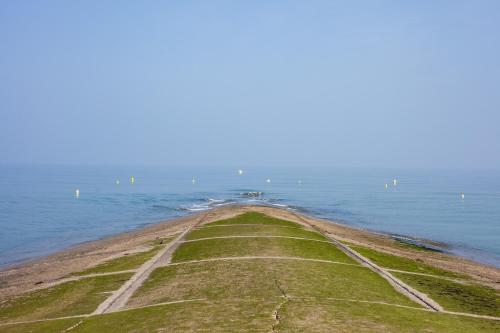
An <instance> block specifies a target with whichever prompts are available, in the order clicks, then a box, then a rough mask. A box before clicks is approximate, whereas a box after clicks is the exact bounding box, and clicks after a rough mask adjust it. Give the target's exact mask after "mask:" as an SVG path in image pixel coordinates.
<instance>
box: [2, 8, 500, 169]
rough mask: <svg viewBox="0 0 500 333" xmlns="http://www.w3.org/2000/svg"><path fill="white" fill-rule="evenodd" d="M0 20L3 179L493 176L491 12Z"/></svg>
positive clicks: (21, 12) (498, 73) (253, 12)
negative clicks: (94, 171)
mask: <svg viewBox="0 0 500 333" xmlns="http://www.w3.org/2000/svg"><path fill="white" fill-rule="evenodd" d="M0 8H1V10H0V42H1V45H2V52H1V53H0V77H1V78H2V79H1V80H0V116H1V121H0V156H1V158H0V165H44V164H58V165H61V164H62V165H82V164H83V165H108V166H112V165H136V166H167V165H168V166H179V167H181V166H234V167H242V168H245V167H248V166H253V167H279V166H292V167H295V166H296V167H307V166H317V167H329V166H333V167H377V168H423V169H481V170H483V169H487V170H498V169H500V153H499V152H500V130H499V129H498V124H500V93H499V92H498V89H499V88H498V87H500V34H498V31H500V3H499V2H497V1H474V2H473V1H440V2H433V1H422V2H418V3H404V2H394V1H376V2H375V1H373V2H372V1H370V2H368V1H366V2H363V1H359V2H358V1H355V2H352V1H349V2H335V3H334V2H330V1H314V2H307V3H305V2H295V1H283V2H272V3H267V2H249V3H243V2H238V3H234V2H229V1H214V2H169V3H159V2H158V3H157V2H150V3H142V2H138V3H134V2H108V3H101V2H97V1H87V2H67V1H51V2H50V5H48V3H42V2H36V1H26V2H4V3H2V5H1V7H0Z"/></svg>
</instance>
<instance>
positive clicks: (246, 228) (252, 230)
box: [186, 225, 327, 240]
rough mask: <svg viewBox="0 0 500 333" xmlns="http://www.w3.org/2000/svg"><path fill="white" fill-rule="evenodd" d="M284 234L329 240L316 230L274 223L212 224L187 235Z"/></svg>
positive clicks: (194, 237)
mask: <svg viewBox="0 0 500 333" xmlns="http://www.w3.org/2000/svg"><path fill="white" fill-rule="evenodd" d="M240 235H247V236H284V237H302V238H308V239H318V240H327V239H326V238H325V236H323V235H321V234H320V233H318V232H316V231H311V230H305V229H300V228H290V227H286V226H273V225H261V226H260V225H241V226H231V227H227V226H211V227H204V228H201V229H197V230H193V231H192V232H191V233H190V234H189V235H188V236H187V237H186V239H187V240H192V239H199V238H210V237H228V236H240Z"/></svg>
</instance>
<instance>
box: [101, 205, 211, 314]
mask: <svg viewBox="0 0 500 333" xmlns="http://www.w3.org/2000/svg"><path fill="white" fill-rule="evenodd" d="M206 216H207V214H204V215H201V217H200V218H199V219H198V220H197V221H195V223H194V224H192V225H191V226H189V227H188V228H186V229H185V230H184V231H183V232H182V233H181V234H180V235H179V236H177V238H176V239H175V240H174V241H172V242H170V243H169V244H168V245H167V246H165V247H164V248H163V249H162V250H160V251H159V252H158V253H157V254H156V255H155V256H154V257H153V258H151V259H150V260H148V261H146V262H145V263H144V264H143V265H142V266H141V267H139V269H137V271H136V273H135V274H134V275H133V276H132V277H131V278H130V279H129V280H128V281H127V282H125V283H124V284H123V285H122V286H121V287H120V289H118V290H117V291H116V292H114V293H113V294H112V295H111V296H110V297H108V298H107V299H106V300H105V301H104V302H102V303H101V304H100V305H99V306H98V307H97V309H96V310H95V311H94V312H93V313H92V314H94V315H97V314H103V313H108V312H114V311H117V310H120V309H122V308H123V307H124V306H125V304H126V303H127V301H128V300H129V299H130V297H131V296H132V295H133V294H134V292H135V291H136V290H137V289H138V288H139V287H140V286H141V285H142V284H143V283H144V281H145V280H146V279H147V278H148V277H149V275H150V274H151V272H152V271H153V270H154V269H155V268H156V267H157V266H158V263H159V262H161V261H167V262H169V261H170V257H171V256H172V253H173V252H174V251H175V250H176V249H177V247H178V246H179V245H180V244H181V241H182V240H183V239H184V237H185V236H186V235H187V234H188V233H189V232H190V231H191V230H192V229H193V228H194V227H196V226H198V225H199V224H200V223H201V222H203V220H204V219H205V217H206Z"/></svg>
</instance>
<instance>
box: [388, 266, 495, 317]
mask: <svg viewBox="0 0 500 333" xmlns="http://www.w3.org/2000/svg"><path fill="white" fill-rule="evenodd" d="M395 275H396V276H397V277H398V278H400V279H401V280H403V281H404V282H406V283H408V284H409V285H411V286H413V287H414V288H416V289H418V290H420V291H422V292H424V293H426V294H427V295H429V296H430V297H431V298H432V299H434V300H435V301H436V302H438V303H439V304H441V306H443V307H444V308H445V309H446V310H450V311H457V312H469V313H477V314H482V315H489V316H497V317H500V297H499V296H498V292H497V291H496V290H495V289H493V288H489V287H486V286H481V285H478V284H461V283H457V282H453V281H448V280H443V279H438V278H433V277H428V276H419V275H411V274H404V273H395Z"/></svg>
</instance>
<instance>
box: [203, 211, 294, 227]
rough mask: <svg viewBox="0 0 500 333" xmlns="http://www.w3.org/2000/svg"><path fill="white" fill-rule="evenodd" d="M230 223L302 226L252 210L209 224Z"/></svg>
mask: <svg viewBox="0 0 500 333" xmlns="http://www.w3.org/2000/svg"><path fill="white" fill-rule="evenodd" d="M228 224H272V225H282V226H289V227H295V228H302V226H301V225H300V224H298V223H295V222H291V221H286V220H281V219H277V218H275V217H271V216H268V215H265V214H262V213H256V212H250V213H245V214H241V215H238V216H235V217H232V218H230V219H226V220H220V221H215V222H212V223H208V224H207V225H228Z"/></svg>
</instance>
